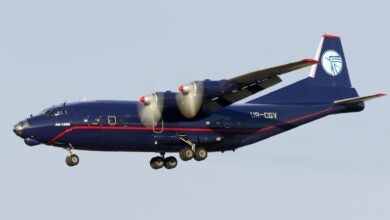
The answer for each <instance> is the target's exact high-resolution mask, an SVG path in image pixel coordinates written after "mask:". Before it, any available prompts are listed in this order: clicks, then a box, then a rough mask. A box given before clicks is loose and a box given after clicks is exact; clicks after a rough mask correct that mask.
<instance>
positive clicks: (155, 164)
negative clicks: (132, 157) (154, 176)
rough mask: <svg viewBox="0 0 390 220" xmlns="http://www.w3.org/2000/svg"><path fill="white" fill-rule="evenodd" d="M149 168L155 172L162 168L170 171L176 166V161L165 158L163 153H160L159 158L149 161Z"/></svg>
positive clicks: (173, 158) (172, 158)
mask: <svg viewBox="0 0 390 220" xmlns="http://www.w3.org/2000/svg"><path fill="white" fill-rule="evenodd" d="M150 166H151V167H152V168H153V169H155V170H157V169H161V168H162V167H165V168H166V169H169V170H170V169H173V168H175V167H176V166H177V160H176V158H175V157H167V158H165V153H164V152H162V153H161V156H158V157H153V158H152V159H151V160H150Z"/></svg>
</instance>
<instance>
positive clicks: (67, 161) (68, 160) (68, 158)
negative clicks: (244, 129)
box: [65, 156, 72, 167]
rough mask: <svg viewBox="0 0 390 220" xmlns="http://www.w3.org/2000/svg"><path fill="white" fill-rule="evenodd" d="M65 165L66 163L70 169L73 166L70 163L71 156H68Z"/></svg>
mask: <svg viewBox="0 0 390 220" xmlns="http://www.w3.org/2000/svg"><path fill="white" fill-rule="evenodd" d="M65 163H66V165H68V166H70V167H71V166H72V163H71V162H70V157H69V156H66V158H65Z"/></svg>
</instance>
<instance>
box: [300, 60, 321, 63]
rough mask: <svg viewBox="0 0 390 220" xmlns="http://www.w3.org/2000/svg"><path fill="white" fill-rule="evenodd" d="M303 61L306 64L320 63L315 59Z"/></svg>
mask: <svg viewBox="0 0 390 220" xmlns="http://www.w3.org/2000/svg"><path fill="white" fill-rule="evenodd" d="M302 61H303V62H305V63H318V62H319V61H318V60H315V59H303V60H302Z"/></svg>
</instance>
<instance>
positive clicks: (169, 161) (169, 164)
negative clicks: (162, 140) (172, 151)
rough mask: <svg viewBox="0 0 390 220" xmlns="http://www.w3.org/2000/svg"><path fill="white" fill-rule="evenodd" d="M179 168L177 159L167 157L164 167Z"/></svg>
mask: <svg viewBox="0 0 390 220" xmlns="http://www.w3.org/2000/svg"><path fill="white" fill-rule="evenodd" d="M176 166H177V160H176V158H175V157H167V158H165V160H164V167H165V168H167V169H173V168H175V167H176Z"/></svg>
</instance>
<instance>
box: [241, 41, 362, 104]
mask: <svg viewBox="0 0 390 220" xmlns="http://www.w3.org/2000/svg"><path fill="white" fill-rule="evenodd" d="M315 59H316V60H318V61H319V63H318V64H316V65H313V66H312V69H311V71H310V75H309V77H307V78H306V79H303V80H301V81H298V82H296V83H294V84H291V85H289V86H286V87H283V88H281V89H279V90H276V91H274V92H271V93H269V94H267V95H264V96H262V97H259V98H257V99H254V100H252V101H249V102H248V103H253V104H259V103H264V104H315V103H333V101H335V100H340V99H347V98H351V97H357V96H358V94H357V92H356V90H355V89H354V88H352V85H351V81H350V79H349V73H348V68H347V63H346V60H345V56H344V51H343V47H342V45H341V40H340V37H338V36H333V35H328V34H324V35H323V36H322V38H321V42H320V46H319V48H318V50H317V53H316V57H315Z"/></svg>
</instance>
